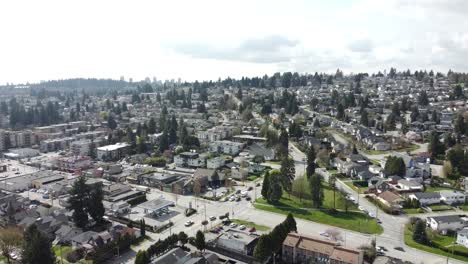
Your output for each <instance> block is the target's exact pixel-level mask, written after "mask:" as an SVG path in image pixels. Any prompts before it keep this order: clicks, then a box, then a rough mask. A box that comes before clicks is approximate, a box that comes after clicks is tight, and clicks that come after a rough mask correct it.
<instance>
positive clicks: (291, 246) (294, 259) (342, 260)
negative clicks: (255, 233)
mask: <svg viewBox="0 0 468 264" xmlns="http://www.w3.org/2000/svg"><path fill="white" fill-rule="evenodd" d="M282 261H283V263H288V264H295V263H297V264H299V263H323V264H325V263H327V264H328V263H330V264H362V263H364V253H363V252H362V250H357V249H352V248H348V247H342V246H340V245H339V244H338V243H337V242H332V241H330V240H323V239H318V238H313V237H307V236H304V235H300V234H297V233H289V234H288V236H287V237H286V239H285V240H284V242H283V247H282Z"/></svg>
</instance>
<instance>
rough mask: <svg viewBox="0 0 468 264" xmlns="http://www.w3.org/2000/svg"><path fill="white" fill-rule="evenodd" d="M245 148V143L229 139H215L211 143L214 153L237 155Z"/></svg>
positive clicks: (211, 149)
mask: <svg viewBox="0 0 468 264" xmlns="http://www.w3.org/2000/svg"><path fill="white" fill-rule="evenodd" d="M243 148H244V144H243V143H239V142H233V141H229V140H221V141H214V142H211V143H210V151H211V152H214V153H222V154H228V155H237V154H239V152H241V150H242V149H243Z"/></svg>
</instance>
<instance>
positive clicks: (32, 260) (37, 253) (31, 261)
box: [21, 224, 55, 264]
mask: <svg viewBox="0 0 468 264" xmlns="http://www.w3.org/2000/svg"><path fill="white" fill-rule="evenodd" d="M21 263H24V264H54V263H55V255H54V252H53V251H52V243H51V240H50V239H49V238H48V237H47V235H45V234H43V233H42V232H41V231H39V230H38V229H37V226H36V225H35V224H32V225H30V226H29V227H28V228H27V229H26V231H25V232H24V244H23V251H22V254H21Z"/></svg>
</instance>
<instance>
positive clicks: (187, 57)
mask: <svg viewBox="0 0 468 264" xmlns="http://www.w3.org/2000/svg"><path fill="white" fill-rule="evenodd" d="M467 17H468V1H467V0H388V1H384V0H382V1H380V0H349V1H346V0H326V1H325V0H323V1H313V0H306V1H294V0H288V1H274V0H266V1H255V0H249V1H244V0H235V1H234V0H233V1H223V0H213V1H204V0H196V1H194V0H189V1H174V0H171V1H156V0H153V1H139V0H133V1H119V0H109V1H103V0H80V1H63V0H58V1H49V0H40V1H38V0H31V1H22V0H15V1H2V2H1V3H0V37H1V39H0V84H4V83H6V82H14V83H20V82H28V81H29V82H36V81H40V80H49V79H61V78H73V77H96V78H114V79H118V78H119V77H120V76H125V78H126V79H128V78H129V77H133V79H134V80H140V79H143V78H145V77H151V78H152V77H153V76H155V77H157V78H158V79H170V78H177V77H181V78H182V79H183V80H195V79H198V80H206V79H217V78H218V77H222V78H224V77H227V76H232V77H240V76H254V75H263V74H272V73H274V72H276V71H281V72H283V71H299V72H315V71H318V72H334V71H335V70H336V69H337V68H340V69H343V70H344V71H345V73H349V72H362V71H368V72H376V71H378V70H379V69H385V68H387V69H388V68H390V67H392V66H394V67H396V68H397V69H407V68H410V69H412V70H414V69H421V68H425V69H431V68H432V69H434V70H436V71H443V72H446V71H447V70H448V69H453V70H456V71H468V19H467Z"/></svg>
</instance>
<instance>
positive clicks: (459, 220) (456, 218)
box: [427, 215, 468, 233]
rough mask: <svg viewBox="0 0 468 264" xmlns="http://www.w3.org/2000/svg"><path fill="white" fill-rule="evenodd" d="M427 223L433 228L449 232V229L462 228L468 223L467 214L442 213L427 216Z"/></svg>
mask: <svg viewBox="0 0 468 264" xmlns="http://www.w3.org/2000/svg"><path fill="white" fill-rule="evenodd" d="M427 224H428V226H430V227H431V228H432V230H435V231H438V232H442V233H447V231H449V230H453V231H455V230H460V229H462V228H464V227H466V226H467V225H468V217H466V216H465V215H442V216H431V217H428V218H427Z"/></svg>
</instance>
